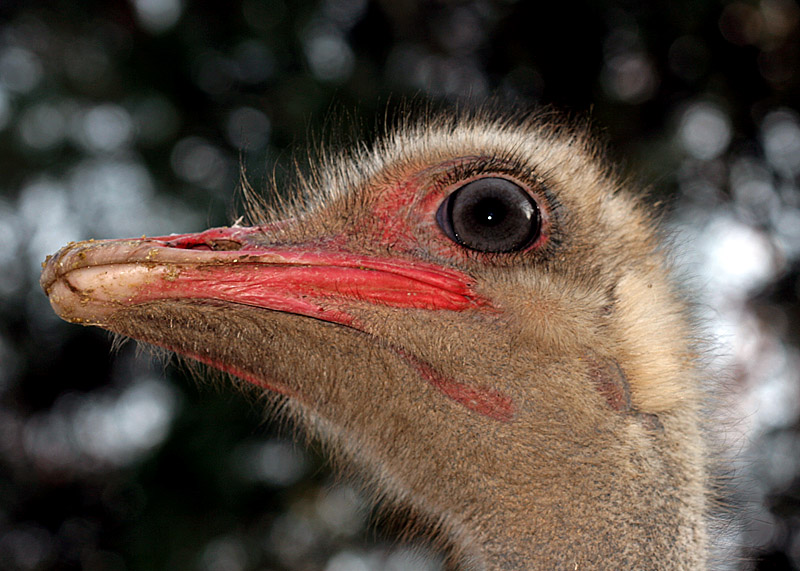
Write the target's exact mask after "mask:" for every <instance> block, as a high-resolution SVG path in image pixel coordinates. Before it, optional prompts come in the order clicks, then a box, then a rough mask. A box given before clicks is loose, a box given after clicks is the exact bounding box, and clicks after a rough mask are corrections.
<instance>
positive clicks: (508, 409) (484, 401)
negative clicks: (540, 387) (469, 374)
mask: <svg viewBox="0 0 800 571" xmlns="http://www.w3.org/2000/svg"><path fill="white" fill-rule="evenodd" d="M395 351H396V352H397V353H398V354H399V355H400V356H401V357H403V358H404V359H405V360H406V361H408V362H409V363H410V364H411V365H412V366H413V367H414V369H416V370H417V372H418V373H419V374H420V376H421V377H422V378H423V379H425V380H426V381H428V382H429V383H430V384H431V385H432V386H433V387H434V388H436V389H438V390H439V391H441V392H442V393H443V394H444V395H446V396H447V397H449V398H450V399H452V400H454V401H456V402H457V403H459V404H462V405H464V406H465V407H467V408H468V409H470V410H472V411H474V412H477V413H479V414H482V415H483V416H486V417H489V418H492V419H494V420H499V421H500V422H511V421H512V420H514V414H515V413H516V410H517V409H516V405H515V404H514V401H513V400H512V399H511V397H509V396H508V395H505V394H503V393H502V392H500V391H498V390H497V389H493V388H489V387H475V386H472V385H468V384H466V383H461V382H459V381H456V380H455V379H452V378H450V377H446V376H444V375H442V374H441V373H439V372H438V371H436V370H435V369H434V368H433V367H431V366H430V365H429V364H428V363H426V362H424V361H422V360H421V359H418V358H417V357H414V356H413V355H409V354H408V353H406V352H405V351H404V350H402V349H399V348H395Z"/></svg>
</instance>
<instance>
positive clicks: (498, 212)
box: [473, 197, 507, 226]
mask: <svg viewBox="0 0 800 571" xmlns="http://www.w3.org/2000/svg"><path fill="white" fill-rule="evenodd" d="M506 213H507V211H506V206H505V205H504V204H503V203H502V202H501V201H499V200H497V199H495V198H492V197H489V198H484V199H483V200H481V201H480V202H478V204H476V205H475V211H474V213H473V214H474V217H475V219H476V221H477V222H479V223H481V222H482V223H483V224H484V225H485V226H498V225H499V224H502V222H503V220H504V219H505V217H506Z"/></svg>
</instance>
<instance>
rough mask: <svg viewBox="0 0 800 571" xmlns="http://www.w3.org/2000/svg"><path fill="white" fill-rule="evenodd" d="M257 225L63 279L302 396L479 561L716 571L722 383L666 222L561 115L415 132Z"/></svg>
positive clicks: (487, 119)
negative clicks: (709, 381) (671, 254)
mask: <svg viewBox="0 0 800 571" xmlns="http://www.w3.org/2000/svg"><path fill="white" fill-rule="evenodd" d="M319 154H320V155H321V157H322V160H321V162H320V163H319V164H318V165H317V166H315V167H312V168H311V169H310V170H309V171H307V172H306V173H305V174H302V171H301V174H300V175H299V176H298V179H297V182H296V183H295V185H294V186H293V187H292V188H291V189H290V190H289V191H288V192H286V193H281V194H282V195H283V197H284V198H283V199H282V202H281V203H279V204H278V205H277V206H276V207H275V208H272V209H267V208H265V207H263V206H262V204H263V203H262V202H261V201H260V200H259V199H257V198H254V196H253V194H252V189H251V188H250V187H249V186H248V185H247V183H246V181H245V182H244V185H243V186H244V190H245V199H246V200H247V202H248V203H249V204H250V205H251V213H250V219H251V220H252V221H253V222H254V223H255V224H254V226H253V227H249V228H248V227H243V226H239V225H234V226H233V227H230V228H212V229H210V230H207V231H205V232H201V233H198V234H186V235H177V236H163V237H155V238H144V239H141V240H115V241H99V242H83V243H79V244H71V245H69V246H67V247H65V248H64V249H62V250H61V251H60V252H59V253H58V254H56V255H55V256H52V257H51V258H49V259H48V261H47V263H46V265H45V268H44V271H43V274H42V280H41V283H42V286H43V287H44V289H45V291H46V292H47V293H48V295H49V296H50V300H51V303H52V305H53V307H54V308H55V309H56V311H57V312H58V313H59V314H60V315H61V316H62V317H64V318H65V319H68V320H71V321H74V322H78V323H83V324H95V325H100V326H102V327H104V328H106V329H109V330H111V331H114V332H116V333H120V334H123V335H127V336H130V337H133V338H135V339H139V340H142V341H145V342H148V343H152V344H155V345H158V346H161V347H166V348H168V349H170V350H173V351H175V352H178V353H180V354H182V355H184V356H187V357H189V358H192V359H195V360H198V361H200V362H203V363H205V364H208V365H210V366H212V367H215V368H217V369H220V370H222V371H225V372H227V373H230V374H231V375H233V376H235V377H238V378H240V379H244V380H245V381H247V382H249V383H251V384H253V385H255V386H257V387H260V388H262V389H264V390H270V391H275V392H279V393H282V394H283V395H286V398H287V399H288V402H289V404H288V405H287V407H286V408H287V410H291V411H292V414H294V415H295V417H296V418H298V419H299V421H300V422H301V423H302V424H303V425H304V426H306V427H308V428H309V430H310V431H311V432H313V433H315V434H316V435H317V436H318V437H319V438H321V439H323V440H325V441H326V442H328V443H329V444H330V445H331V448H332V449H333V450H334V452H335V454H337V455H338V456H339V457H341V458H344V459H345V460H346V461H348V462H353V463H355V464H356V465H358V466H359V467H360V471H361V472H362V473H363V474H364V475H365V477H366V479H367V480H368V481H370V482H372V485H373V486H374V489H375V496H376V497H387V498H389V500H390V501H394V502H398V503H401V504H403V505H404V506H410V508H411V509H412V510H413V511H414V513H415V514H417V515H418V517H419V518H420V521H422V522H423V527H425V528H426V529H428V530H429V531H430V532H431V533H434V534H436V535H437V537H438V538H439V540H440V542H441V544H442V545H443V546H446V549H447V550H448V553H450V555H451V561H452V562H453V563H456V564H459V565H461V567H462V568H465V569H480V570H483V569H485V570H492V571H499V570H509V569H530V568H535V569H645V568H646V569H664V570H667V569H703V568H705V565H706V561H707V553H706V552H707V540H706V536H707V531H706V530H707V507H706V506H707V501H706V495H707V475H706V471H707V466H706V449H705V443H704V440H703V433H702V430H701V420H700V416H699V406H700V405H699V403H700V400H701V398H700V397H701V390H700V388H699V376H700V372H699V369H698V367H697V363H696V360H695V356H694V353H693V347H692V343H693V335H692V334H691V327H690V325H689V321H688V319H687V316H686V305H685V302H684V301H682V299H681V298H680V296H679V295H678V294H677V293H676V290H675V288H674V286H673V282H672V279H671V278H670V271H669V260H668V256H667V255H666V254H665V251H664V250H663V249H662V247H661V245H660V244H661V240H660V239H659V238H660V236H659V230H658V228H657V225H656V223H655V220H654V218H653V216H651V215H650V214H649V213H648V210H647V208H646V207H645V206H644V205H643V204H642V203H641V202H640V200H639V199H638V198H635V197H634V196H633V194H631V192H630V191H629V190H628V188H627V186H628V184H627V183H626V182H624V181H623V179H621V178H620V177H619V176H618V175H617V174H615V172H614V170H613V168H612V167H610V166H608V164H607V161H606V160H605V158H604V156H603V154H602V152H601V151H600V150H599V149H598V147H597V146H596V144H595V143H594V142H593V139H592V138H591V137H590V136H589V135H588V134H587V133H586V131H585V129H582V128H580V127H575V126H573V125H572V124H571V123H570V122H568V121H564V120H563V119H561V118H560V117H558V116H556V115H555V114H553V113H542V114H539V115H535V116H531V117H523V116H517V117H511V118H508V117H504V116H503V115H501V114H497V113H493V112H487V111H478V112H457V113H447V114H432V113H428V114H427V115H425V114H423V116H422V117H421V119H404V120H400V121H399V122H398V123H397V124H396V125H395V126H394V127H393V128H391V129H389V130H388V132H387V133H386V134H385V136H384V137H383V138H381V139H379V140H378V141H376V142H375V143H374V144H373V145H372V146H370V147H364V146H358V147H356V148H355V150H353V151H344V150H337V151H336V152H329V151H321V152H320V153H319Z"/></svg>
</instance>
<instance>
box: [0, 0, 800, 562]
mask: <svg viewBox="0 0 800 571" xmlns="http://www.w3.org/2000/svg"><path fill="white" fill-rule="evenodd" d="M490 96H493V97H496V98H498V99H501V100H503V101H505V102H506V104H507V105H509V106H511V107H513V108H515V109H529V108H530V109H533V108H534V107H535V106H536V105H542V104H552V105H555V106H556V107H558V108H560V109H563V110H565V111H567V112H570V113H573V114H574V115H575V116H577V117H583V118H584V119H586V120H590V121H591V122H592V123H593V124H594V125H595V127H596V129H597V130H598V132H599V133H600V134H601V135H602V136H603V137H605V139H606V140H607V142H608V145H609V147H610V150H611V155H612V156H613V157H615V158H616V160H618V161H619V162H620V163H621V164H622V165H623V168H624V169H625V170H626V171H629V172H631V173H636V175H635V176H636V177H637V178H638V180H639V181H641V183H642V185H643V186H647V187H649V189H650V193H651V195H652V197H653V200H654V201H659V202H660V203H661V204H662V207H663V208H665V209H666V211H667V212H668V215H669V216H668V223H669V225H670V226H671V227H674V229H675V230H676V252H677V260H678V263H679V266H680V268H681V271H682V272H684V273H685V274H686V275H687V276H691V277H690V278H687V280H688V281H687V283H688V284H689V286H688V287H689V289H691V290H693V294H694V295H695V296H696V298H697V299H698V301H699V306H700V307H699V311H700V313H701V314H702V317H703V319H704V320H705V321H704V322H705V324H706V328H707V330H708V331H709V333H710V335H712V336H713V337H714V338H715V339H716V342H717V343H718V345H719V347H720V348H719V349H718V350H715V351H714V352H713V353H711V354H710V356H709V361H710V362H711V366H712V367H714V368H715V369H716V370H720V371H724V375H722V376H721V377H720V378H721V379H722V385H723V387H722V388H723V391H724V393H725V394H726V395H727V396H726V397H725V399H724V401H723V402H724V406H723V407H722V409H723V410H722V411H721V413H720V414H721V416H722V417H723V421H722V422H723V423H724V424H723V426H724V428H723V429H721V436H722V440H723V441H724V444H725V445H726V446H728V447H729V448H731V449H732V450H734V451H735V452H736V453H737V454H738V459H737V460H736V461H735V462H733V464H732V466H733V468H732V470H731V471H732V472H733V473H734V474H735V475H736V477H737V483H736V484H735V485H734V486H733V487H732V491H731V492H729V493H728V494H727V495H726V497H725V500H726V502H729V503H730V504H731V505H733V506H734V509H735V510H736V512H737V513H741V514H745V517H744V520H745V521H744V525H742V526H741V527H739V526H730V528H729V530H728V533H727V536H726V539H725V540H724V541H723V542H722V543H723V544H724V545H739V546H740V547H738V548H735V549H733V551H732V553H733V557H732V558H731V559H729V562H728V566H727V567H725V568H731V569H749V568H755V569H800V438H799V437H798V430H799V429H800V421H799V420H798V415H799V413H800V353H799V352H798V341H799V335H798V334H799V333H800V325H799V323H800V320H799V319H798V317H799V316H800V315H799V314H800V305H798V295H800V280H799V279H798V272H799V270H800V191H799V190H798V182H799V181H800V114H799V113H798V112H799V111H800V6H798V4H797V3H796V2H795V1H792V0H762V1H760V2H759V1H756V0H753V1H717V0H715V1H710V0H682V1H675V2H636V1H633V0H617V1H614V0H595V1H590V0H584V1H580V2H523V1H517V2H515V1H513V0H473V1H452V2H444V1H442V2H415V1H412V0H383V1H378V2H371V1H368V0H321V1H293V2H291V3H289V2H281V1H258V0H232V1H229V2H211V1H200V0H130V1H129V2H125V1H120V0H104V1H102V2H100V1H98V2H92V1H88V0H87V1H78V2H76V1H35V0H34V1H24V2H23V1H21V0H20V1H17V2H15V1H13V0H5V1H2V2H0V173H1V176H0V245H2V247H1V248H0V269H1V270H2V271H0V569H13V570H51V569H53V570H55V569H59V570H61V569H64V570H73V569H74V570H77V569H86V570H115V571H117V570H118V571H123V570H126V571H144V570H159V569H165V570H166V569H170V570H174V569H181V570H192V569H197V570H204V571H239V570H242V571H244V570H313V569H325V570H326V571H343V570H355V571H360V570H378V569H390V570H401V569H431V570H434V569H439V568H440V567H441V563H440V561H439V559H438V558H437V556H436V554H435V553H429V552H427V551H425V550H421V551H419V550H415V549H414V548H413V546H411V545H406V544H403V543H400V544H398V543H394V542H392V541H390V540H389V539H388V538H387V537H386V536H385V535H384V532H383V531H382V528H381V527H380V526H379V527H378V528H377V529H376V528H375V527H374V526H371V525H370V524H369V522H370V518H371V513H370V511H369V507H368V506H366V505H364V502H363V499H362V498H361V497H360V495H359V492H358V489H357V488H355V487H353V486H352V485H350V484H348V483H347V482H337V481H336V480H335V478H334V477H333V476H332V475H331V473H330V471H329V468H328V467H327V466H326V465H325V463H324V462H323V460H322V459H321V458H320V457H318V456H317V454H316V453H315V452H314V451H313V450H305V449H302V448H300V447H297V446H295V445H293V444H292V443H291V439H290V433H289V434H287V432H286V431H281V430H280V429H279V428H280V427H278V426H274V425H273V424H271V423H270V422H268V421H265V419H264V413H263V411H262V410H261V406H260V404H259V403H258V402H257V401H255V400H254V399H252V398H246V397H244V396H242V395H241V394H239V393H238V392H237V391H234V390H230V389H229V388H228V387H226V386H219V385H217V384H214V385H212V384H204V383H198V382H196V381H195V380H193V379H191V378H190V377H189V376H188V375H187V374H185V372H182V371H181V370H180V369H176V368H172V367H165V366H164V365H163V364H162V363H160V362H158V361H154V360H152V359H150V358H149V357H148V356H147V355H146V354H141V353H139V352H137V351H136V348H135V347H134V345H133V344H126V345H124V346H123V347H122V348H121V349H120V350H119V351H112V350H111V340H110V339H109V337H108V336H107V335H105V334H104V333H103V332H101V331H97V330H93V329H90V328H81V327H78V326H74V325H69V324H67V323H64V322H61V321H59V320H58V318H57V317H56V316H55V315H54V314H53V313H52V311H51V310H50V309H49V305H48V302H47V300H46V298H45V296H44V295H43V293H42V292H41V290H40V288H39V286H38V274H39V270H40V264H41V262H42V260H43V259H44V257H45V255H47V254H51V253H53V252H55V251H56V250H57V249H58V248H59V247H61V246H62V245H64V244H66V243H67V242H68V241H70V240H82V239H88V238H111V237H128V236H139V235H142V234H156V235H158V234H165V233H171V232H185V231H198V230H201V229H203V228H205V227H207V226H209V225H223V224H227V223H229V222H230V216H231V215H232V214H234V213H236V212H237V208H236V206H235V201H234V195H235V189H236V187H237V183H238V175H239V168H240V164H241V165H244V166H245V167H246V169H247V173H248V177H249V179H250V181H251V183H253V184H254V186H256V187H263V188H264V189H265V190H267V189H268V188H269V186H270V183H269V181H271V180H272V177H273V173H274V172H275V173H277V178H278V180H280V178H281V172H284V171H287V170H291V168H292V166H291V165H292V157H293V156H294V155H295V154H299V156H300V157H301V158H302V157H303V156H304V155H303V152H302V150H301V149H302V148H303V146H304V145H305V144H306V143H307V142H308V141H310V140H317V139H319V138H320V137H321V136H322V137H324V136H326V135H330V134H331V132H333V131H336V130H337V129H339V128H340V126H345V127H346V130H348V131H353V130H354V131H355V132H360V133H362V134H363V135H364V136H366V137H370V136H371V134H374V131H375V128H374V126H375V125H376V124H379V123H380V122H381V120H380V119H376V117H382V116H383V115H384V112H385V110H386V109H387V107H388V108H393V107H395V106H397V105H398V103H399V102H400V101H402V100H403V98H411V99H413V100H416V101H423V100H427V99H432V100H434V101H438V102H440V103H447V102H451V103H456V102H459V101H463V100H465V99H470V100H472V101H480V100H482V99H486V98H488V97H490ZM332 115H333V116H335V117H336V119H334V120H332V119H331V116H332ZM353 125H355V127H352V126H353ZM276 165H277V166H276ZM664 205H666V206H664Z"/></svg>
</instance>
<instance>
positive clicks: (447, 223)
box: [436, 177, 542, 252]
mask: <svg viewBox="0 0 800 571" xmlns="http://www.w3.org/2000/svg"><path fill="white" fill-rule="evenodd" d="M436 222H437V223H438V224H439V227H440V228H441V229H442V231H443V232H444V233H445V234H446V235H447V237H448V238H450V239H451V240H453V241H454V242H456V243H457V244H460V245H461V246H464V247H465V248H469V249H471V250H477V251H478V252H516V251H518V250H522V249H523V248H525V247H526V246H528V245H530V244H531V243H532V242H533V241H534V240H536V238H538V237H539V234H540V232H541V227H542V222H541V215H540V213H539V207H538V206H537V205H536V201H535V200H533V198H531V196H530V195H529V194H528V193H527V192H525V191H524V190H523V189H522V188H521V187H520V186H519V185H517V184H514V183H513V182H511V181H510V180H507V179H504V178H499V177H486V178H479V179H478V180H474V181H472V182H469V183H467V184H465V185H464V186H462V187H461V188H459V189H458V190H456V191H455V192H453V193H451V194H450V195H449V196H448V197H447V198H445V199H444V202H442V204H441V206H439V210H438V211H437V212H436Z"/></svg>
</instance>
